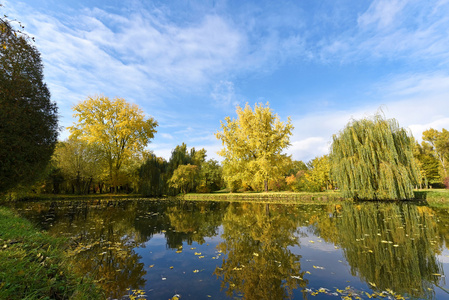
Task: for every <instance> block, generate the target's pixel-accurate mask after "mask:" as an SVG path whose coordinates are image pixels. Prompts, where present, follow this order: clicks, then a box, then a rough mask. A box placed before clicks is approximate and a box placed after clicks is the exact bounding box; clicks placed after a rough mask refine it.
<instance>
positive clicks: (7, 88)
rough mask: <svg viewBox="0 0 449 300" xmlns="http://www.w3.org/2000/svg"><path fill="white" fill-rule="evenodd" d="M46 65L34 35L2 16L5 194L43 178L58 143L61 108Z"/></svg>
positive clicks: (0, 108) (0, 171) (0, 168)
mask: <svg viewBox="0 0 449 300" xmlns="http://www.w3.org/2000/svg"><path fill="white" fill-rule="evenodd" d="M42 68H43V66H42V61H41V57H40V53H39V51H38V50H37V49H36V47H35V46H33V45H32V44H31V42H30V38H29V37H28V36H26V35H24V34H21V33H20V32H19V31H17V30H15V29H14V28H13V27H12V26H11V24H10V22H9V21H8V20H7V19H6V18H0V162H1V163H0V193H4V192H6V191H8V190H9V189H11V188H14V187H16V186H18V185H29V184H32V183H33V182H34V181H35V180H37V179H38V178H39V176H40V175H41V173H42V172H43V171H44V170H45V168H46V165H47V164H48V162H49V160H50V158H51V155H52V153H53V150H54V147H55V144H56V142H57V137H58V118H57V107H56V104H55V103H54V102H52V101H51V100H50V92H49V90H48V88H47V85H46V84H45V83H44V81H43V79H44V76H43V74H42Z"/></svg>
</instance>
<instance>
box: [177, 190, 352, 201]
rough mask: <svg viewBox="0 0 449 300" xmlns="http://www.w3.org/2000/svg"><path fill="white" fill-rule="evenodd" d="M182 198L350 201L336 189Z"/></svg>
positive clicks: (186, 196)
mask: <svg viewBox="0 0 449 300" xmlns="http://www.w3.org/2000/svg"><path fill="white" fill-rule="evenodd" d="M181 197H182V198H183V199H184V200H214V201H215V200H216V201H219V200H225V201H240V200H252V201H262V202H273V203H298V202H301V203H307V202H315V203H326V202H335V201H338V202H341V201H351V200H350V199H347V198H343V197H342V196H341V194H340V192H338V191H327V192H321V193H308V192H299V193H293V192H268V193H263V192H262V193H258V192H249V193H223V192H217V193H209V194H200V193H190V194H186V195H183V196H181Z"/></svg>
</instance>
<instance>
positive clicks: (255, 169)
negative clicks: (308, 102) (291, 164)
mask: <svg viewBox="0 0 449 300" xmlns="http://www.w3.org/2000/svg"><path fill="white" fill-rule="evenodd" d="M236 112H237V119H231V118H230V117H226V118H225V121H224V122H221V128H222V131H221V132H220V131H219V132H217V133H216V137H217V138H218V139H219V140H221V142H222V145H223V146H224V148H223V149H221V150H220V152H218V154H219V155H221V156H223V157H224V161H223V168H224V170H223V172H224V180H225V181H226V183H227V185H228V187H230V188H231V190H232V189H235V188H236V186H237V185H238V184H239V183H242V184H246V185H249V186H251V187H252V188H253V189H256V190H261V189H263V190H265V191H268V181H269V180H276V179H278V178H279V177H281V176H284V175H285V173H286V171H287V170H288V166H287V162H288V161H290V159H289V156H287V155H286V154H283V153H282V151H283V150H285V148H287V147H288V146H289V145H290V136H291V134H292V130H293V125H292V124H291V121H290V118H288V119H287V122H286V123H284V122H281V121H280V120H279V117H278V115H277V114H273V112H272V110H271V109H270V107H269V104H268V103H267V104H266V106H264V105H263V104H261V103H259V104H256V105H255V107H254V110H252V108H251V107H250V106H249V105H248V103H247V104H246V106H245V108H243V109H242V108H241V107H240V106H237V110H236Z"/></svg>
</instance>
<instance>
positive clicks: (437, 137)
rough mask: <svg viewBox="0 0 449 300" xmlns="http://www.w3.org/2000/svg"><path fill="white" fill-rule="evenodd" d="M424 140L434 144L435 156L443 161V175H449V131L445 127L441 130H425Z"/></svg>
mask: <svg viewBox="0 0 449 300" xmlns="http://www.w3.org/2000/svg"><path fill="white" fill-rule="evenodd" d="M423 140H424V141H425V142H427V143H429V144H430V145H431V146H432V148H433V151H434V153H435V157H436V158H437V159H438V160H439V161H440V163H441V168H442V170H441V173H442V175H443V177H444V178H446V177H448V170H447V168H448V167H447V162H448V160H449V131H448V130H446V129H444V128H443V129H442V130H441V132H440V131H438V130H436V129H433V128H430V129H428V130H426V131H424V132H423Z"/></svg>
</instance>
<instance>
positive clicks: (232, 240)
mask: <svg viewBox="0 0 449 300" xmlns="http://www.w3.org/2000/svg"><path fill="white" fill-rule="evenodd" d="M287 208H288V207H287V206H268V204H267V205H266V206H264V205H260V204H251V203H242V204H239V203H237V204H236V203H233V204H231V205H229V207H228V209H227V212H226V214H225V216H224V219H223V235H222V239H223V242H222V243H220V244H219V246H218V247H219V249H220V250H221V251H222V252H223V253H224V254H226V257H227V258H225V259H223V264H222V266H221V267H219V268H217V269H216V270H215V274H216V275H217V277H220V278H222V280H223V281H222V284H221V286H222V289H226V293H227V295H228V296H235V295H240V294H241V295H242V296H243V298H244V299H283V298H292V293H293V290H294V289H296V288H298V287H299V286H301V287H305V286H306V284H307V282H306V281H305V280H303V279H302V278H303V276H304V272H301V265H300V262H299V260H300V258H301V257H300V256H298V255H295V254H293V253H292V252H291V251H290V250H289V249H288V247H289V246H295V245H298V240H297V239H296V238H295V237H294V233H295V232H296V228H297V226H296V222H297V221H296V220H295V218H294V217H292V216H291V215H289V214H287V211H286V209H287Z"/></svg>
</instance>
